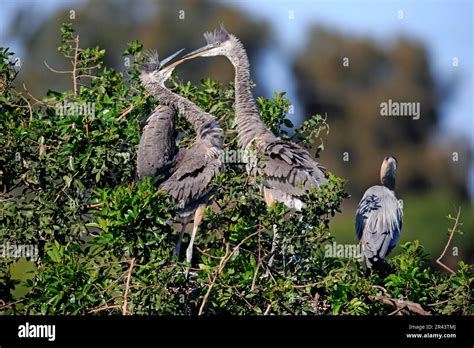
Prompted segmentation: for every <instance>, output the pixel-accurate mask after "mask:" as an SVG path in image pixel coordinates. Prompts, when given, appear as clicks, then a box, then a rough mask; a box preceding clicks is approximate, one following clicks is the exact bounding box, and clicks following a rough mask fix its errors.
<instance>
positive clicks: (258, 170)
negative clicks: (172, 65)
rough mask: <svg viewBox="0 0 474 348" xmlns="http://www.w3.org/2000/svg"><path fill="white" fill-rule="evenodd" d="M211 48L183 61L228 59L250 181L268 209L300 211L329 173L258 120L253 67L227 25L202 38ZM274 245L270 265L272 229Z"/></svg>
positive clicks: (187, 56)
mask: <svg viewBox="0 0 474 348" xmlns="http://www.w3.org/2000/svg"><path fill="white" fill-rule="evenodd" d="M204 38H205V39H206V42H207V44H206V45H205V46H203V47H201V48H199V49H197V50H195V51H193V52H191V53H189V54H187V55H185V56H184V58H183V59H185V60H188V59H194V58H197V57H212V56H225V57H226V58H227V59H228V60H229V61H230V62H231V63H232V65H233V66H234V69H235V124H236V130H237V135H238V138H239V146H240V148H241V149H242V150H243V151H244V152H246V153H253V154H255V156H256V158H258V159H259V161H249V162H248V163H247V172H248V174H249V176H250V177H254V178H262V179H263V180H262V184H261V191H262V194H263V197H264V199H265V202H266V204H267V205H268V206H270V205H272V204H273V203H278V202H283V203H284V204H285V205H286V206H287V207H289V208H290V209H293V210H296V211H300V210H301V209H303V208H304V207H305V206H306V204H305V203H304V202H303V196H304V195H305V194H306V193H308V192H309V191H311V190H313V189H314V188H319V187H320V186H321V185H322V184H323V183H325V182H327V181H328V179H327V175H326V174H327V171H326V169H325V168H324V167H323V166H321V165H320V164H319V163H318V162H316V160H315V159H314V158H313V157H312V156H311V155H310V153H309V152H308V151H307V150H306V149H305V148H303V147H302V146H300V145H298V144H296V143H294V142H291V141H287V140H282V139H280V138H278V137H276V136H275V135H274V134H273V133H272V132H271V130H270V129H268V127H267V126H266V125H265V123H264V122H263V121H262V119H261V118H260V114H259V112H258V108H257V105H256V103H255V99H254V97H253V95H252V91H251V80H250V64H249V60H248V57H247V52H246V51H245V48H244V46H243V44H242V43H241V42H240V40H239V39H238V38H237V37H236V36H235V35H233V34H230V33H229V32H227V30H226V29H225V28H224V26H223V25H221V27H220V29H218V30H215V31H214V32H207V33H205V34H204ZM273 232H274V235H273V239H274V240H273V244H272V250H271V251H270V254H271V255H272V256H271V257H270V260H269V262H268V265H269V266H271V264H272V262H273V258H274V255H275V248H276V246H277V239H278V232H277V228H276V226H274V228H273Z"/></svg>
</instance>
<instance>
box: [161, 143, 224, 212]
mask: <svg viewBox="0 0 474 348" xmlns="http://www.w3.org/2000/svg"><path fill="white" fill-rule="evenodd" d="M207 154H208V150H207V148H206V146H205V145H203V144H202V143H199V142H197V143H195V144H194V145H193V146H192V147H191V148H190V149H188V150H186V151H185V152H183V155H182V156H180V158H179V160H178V163H176V166H175V168H174V172H173V174H172V175H171V176H170V178H169V179H168V180H166V181H165V182H164V183H163V184H162V185H161V187H162V188H163V190H165V191H166V192H168V193H169V194H170V195H172V196H173V197H175V198H176V199H177V200H178V201H179V202H180V205H181V206H183V207H184V206H186V205H188V204H190V203H191V202H193V201H195V200H198V199H200V198H202V197H203V196H204V195H206V194H207V193H208V191H209V184H210V182H211V181H212V179H213V178H215V177H216V176H217V175H218V174H219V173H221V172H222V171H223V168H224V166H223V163H222V161H221V159H220V158H219V157H218V156H214V157H212V156H208V155H207Z"/></svg>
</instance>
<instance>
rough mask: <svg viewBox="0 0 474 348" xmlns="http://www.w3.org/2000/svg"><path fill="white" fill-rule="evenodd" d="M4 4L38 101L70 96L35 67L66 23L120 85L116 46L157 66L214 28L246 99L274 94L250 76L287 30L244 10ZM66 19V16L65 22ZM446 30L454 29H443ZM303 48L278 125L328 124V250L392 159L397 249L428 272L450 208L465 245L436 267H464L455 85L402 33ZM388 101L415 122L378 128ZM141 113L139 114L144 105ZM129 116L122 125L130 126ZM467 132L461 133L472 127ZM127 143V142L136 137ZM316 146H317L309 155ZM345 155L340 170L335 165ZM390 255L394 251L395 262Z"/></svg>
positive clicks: (346, 235)
mask: <svg viewBox="0 0 474 348" xmlns="http://www.w3.org/2000/svg"><path fill="white" fill-rule="evenodd" d="M283 3H284V2H283ZM11 4H12V3H10V6H8V7H7V9H8V10H9V11H5V12H4V14H7V15H8V17H9V20H8V21H4V23H8V25H9V27H5V26H4V25H3V26H2V28H3V29H4V30H3V32H2V35H0V39H1V40H2V42H1V45H0V46H10V43H11V44H12V45H13V46H14V47H15V48H17V49H16V51H17V52H16V53H17V55H18V57H20V58H21V59H22V61H23V66H22V68H21V71H20V73H19V74H18V76H17V78H16V79H15V82H14V85H15V87H16V88H17V89H18V90H23V87H22V85H23V83H25V85H26V86H27V88H28V90H29V91H30V92H31V93H32V94H33V95H35V96H36V97H38V98H41V97H43V96H44V95H46V93H47V92H48V90H55V91H62V90H66V89H68V88H70V79H69V77H68V76H67V75H62V74H53V73H52V72H51V71H50V70H48V68H47V67H46V66H45V64H44V63H43V62H44V61H47V62H48V64H49V65H50V66H52V67H54V68H55V69H58V70H68V69H69V68H70V63H69V62H68V61H67V60H65V59H64V58H63V57H62V56H61V54H58V52H57V49H56V47H57V43H58V42H59V40H60V34H59V31H58V30H57V28H58V27H59V26H60V24H61V23H62V22H65V21H66V22H69V21H71V22H73V24H74V28H75V29H76V31H77V33H78V34H79V35H80V36H81V46H82V47H94V46H96V45H98V46H100V47H102V48H105V49H106V54H105V55H104V56H103V60H104V64H105V65H106V66H110V67H113V68H114V69H115V70H117V71H118V72H123V73H125V74H126V70H127V69H128V67H127V66H126V63H127V61H126V60H125V58H126V57H123V56H122V52H123V51H124V50H125V49H126V48H127V43H130V42H132V41H133V40H135V39H139V40H140V42H143V44H144V47H145V48H157V49H158V51H159V52H160V53H162V54H163V55H166V54H167V53H170V52H174V51H175V50H176V49H179V48H182V47H185V48H187V49H188V50H190V49H193V48H195V47H198V46H200V45H201V44H203V42H204V40H203V38H202V36H201V33H202V32H204V31H206V30H211V29H213V28H215V27H217V26H218V24H219V23H221V22H223V23H225V25H226V27H227V29H228V30H229V31H230V32H232V33H234V34H236V35H237V36H238V37H239V38H240V39H241V40H242V42H243V43H244V45H245V47H246V49H247V51H248V53H249V58H250V62H251V66H252V76H253V77H254V80H255V82H256V88H255V90H254V93H255V95H256V96H260V95H262V96H265V97H272V96H273V91H274V88H271V89H270V90H269V89H268V88H267V89H265V88H262V86H265V85H267V80H268V79H266V77H267V78H268V76H265V75H264V74H262V73H261V72H260V71H259V70H263V67H262V65H265V64H266V62H267V60H266V56H267V55H273V56H277V57H286V58H287V57H288V52H286V49H285V47H284V46H283V47H282V46H281V44H280V45H279V44H278V39H279V35H280V34H281V32H282V31H284V30H285V28H286V26H284V25H281V27H280V25H279V24H278V21H276V23H277V24H275V23H270V22H268V21H267V20H266V19H265V18H264V17H263V16H261V15H259V13H258V12H257V11H255V10H254V9H253V10H250V11H246V10H244V9H243V8H244V7H245V6H243V5H242V4H241V3H232V2H214V1H199V2H198V1H191V0H190V1H185V0H180V1H173V2H171V1H170V2H164V1H145V0H141V1H125V0H121V1H101V2H92V1H73V2H61V1H52V2H46V3H45V8H47V10H45V11H38V15H37V12H36V10H38V8H36V10H35V9H34V7H33V4H32V3H31V2H20V3H15V5H11ZM255 6H259V7H258V8H260V11H263V12H265V11H266V10H268V6H272V4H271V3H269V2H264V1H262V2H259V5H255ZM279 6H282V3H279ZM282 7H283V6H282ZM253 8H255V7H253ZM290 8H291V7H290ZM71 10H74V11H75V14H74V15H75V18H74V19H73V20H71V19H70V15H71V13H70V11H71ZM182 10H184V19H183V17H182V15H183V13H182V12H180V11H182ZM268 12H270V11H268ZM284 14H285V15H286V14H287V11H286V7H285V11H284ZM394 16H395V14H394ZM446 22H447V23H451V22H455V19H454V18H446ZM293 23H298V21H294V22H293ZM293 25H297V24H293ZM447 28H449V26H447ZM471 35H472V33H471ZM302 41H303V44H302V45H301V47H299V49H298V50H296V51H295V52H292V54H291V55H289V59H287V60H286V63H287V69H288V70H289V72H290V73H289V74H287V78H288V80H286V82H287V83H288V85H289V86H290V85H295V86H296V91H297V93H294V94H293V95H292V97H293V98H294V99H293V100H290V102H291V103H292V104H294V105H295V106H298V105H300V106H301V107H300V108H296V113H295V114H291V112H290V114H289V115H288V118H289V119H291V121H293V123H294V124H295V125H296V126H299V123H301V122H302V121H303V120H306V119H308V118H309V116H310V115H313V114H321V115H324V116H327V122H328V124H329V125H330V132H329V134H327V135H322V138H323V142H324V148H325V151H324V152H322V155H321V158H320V159H319V160H320V162H321V163H322V164H323V165H325V166H326V167H328V168H329V169H330V170H331V171H332V172H333V173H335V174H337V175H338V176H340V177H343V178H347V186H346V189H347V191H348V192H349V194H350V198H349V199H347V200H345V201H344V202H343V203H342V214H338V215H336V217H335V218H334V220H333V221H332V222H331V234H332V235H333V236H334V237H335V238H336V239H337V241H338V242H341V243H349V242H351V243H352V242H354V240H355V237H354V228H353V219H354V211H355V208H356V205H357V202H358V201H359V199H360V197H361V195H362V194H363V192H364V191H365V189H367V188H368V187H369V186H371V185H374V184H377V183H378V181H379V178H378V171H379V167H380V163H381V160H382V158H383V157H384V156H385V155H387V154H391V155H394V156H396V157H397V158H398V160H399V163H400V167H399V172H398V178H397V179H398V182H397V191H396V194H397V196H398V197H399V198H400V199H402V200H403V201H404V207H405V210H404V214H405V217H404V230H403V233H402V236H401V243H400V244H403V242H406V241H413V240H415V239H419V240H420V241H421V244H422V245H423V246H424V247H425V252H427V254H428V256H427V257H428V259H427V260H428V261H430V262H432V263H433V261H434V260H435V259H436V257H437V256H438V255H439V254H440V252H441V250H442V248H443V246H444V243H445V240H446V239H445V238H446V230H447V228H448V227H449V226H450V224H451V222H450V221H449V220H447V219H446V218H445V216H446V215H448V214H449V213H450V212H452V211H454V209H455V208H456V207H458V206H460V207H462V217H461V220H462V221H463V226H462V230H463V231H464V232H465V233H464V235H462V236H461V235H457V234H456V235H455V236H454V239H453V245H454V246H456V247H458V248H459V253H458V254H455V255H453V253H452V252H451V253H448V254H447V258H448V260H447V263H448V265H450V266H452V267H455V265H456V264H457V263H458V262H459V261H460V260H465V261H466V262H468V263H472V261H473V260H474V234H473V233H472V232H473V231H474V214H473V210H472V209H473V201H472V195H471V196H470V195H469V189H470V188H469V175H471V176H472V172H471V173H469V168H471V171H472V166H473V150H472V145H471V144H469V141H468V140H469V139H465V138H464V137H462V136H456V135H454V136H453V135H452V134H450V135H448V133H447V132H445V131H444V128H443V127H444V125H445V124H446V120H445V117H446V116H445V115H444V113H443V110H444V106H445V103H447V102H449V101H450V100H451V99H452V98H453V96H454V94H455V93H460V91H458V90H457V89H456V88H455V87H456V86H455V85H452V86H450V87H451V88H446V86H445V85H444V84H443V81H440V80H439V78H438V75H437V74H436V73H435V66H434V64H433V57H432V54H430V52H429V50H428V48H427V47H426V43H425V42H424V40H423V38H422V37H421V38H420V37H417V38H415V37H412V36H410V32H409V31H407V32H404V34H403V35H400V36H399V37H397V38H396V39H394V40H388V41H387V42H381V41H380V40H375V39H373V37H372V36H371V35H366V36H360V35H359V36H357V35H352V34H351V33H349V32H347V31H346V32H343V31H339V30H338V29H337V28H335V27H334V26H330V25H324V26H322V25H320V24H318V23H312V24H311V25H309V26H307V27H305V29H304V37H303V38H302ZM471 41H472V40H471ZM471 52H472V48H471ZM344 57H348V58H349V67H345V66H343V58H344ZM450 63H451V62H448V63H447V64H450ZM179 76H180V77H181V78H182V79H183V80H185V81H187V80H190V81H191V82H192V83H193V84H196V83H198V81H199V80H200V79H202V78H206V77H210V78H212V79H217V80H219V81H221V83H223V84H225V83H227V82H228V81H231V80H232V78H233V69H232V67H231V65H230V64H229V63H228V62H227V61H226V60H225V59H224V58H222V57H217V58H213V59H197V60H193V61H190V62H189V63H187V64H183V65H182V66H180V67H179ZM2 78H3V77H2ZM455 82H456V81H454V82H453V83H455ZM86 85H89V82H86ZM177 88H181V87H177ZM183 88H184V87H183ZM2 89H3V84H2ZM2 92H3V90H2ZM278 92H282V91H278ZM388 99H392V100H401V101H419V102H421V114H422V116H421V118H420V120H417V121H414V120H412V119H410V118H401V117H399V118H383V117H380V111H379V110H380V109H379V107H380V103H381V102H382V101H387V100H388ZM143 103H145V104H144V105H147V104H146V103H149V101H143ZM123 107H124V108H125V107H126V105H123ZM25 111H26V110H25ZM121 111H123V110H121ZM117 112H119V111H117ZM136 112H137V111H136V110H135V111H134V113H132V115H134V116H138V115H137V114H136ZM471 118H472V115H471ZM136 127H138V125H136ZM466 128H472V122H471V123H467V124H466ZM132 133H133V132H131V133H130V135H128V136H132V137H135V136H136V135H133V134H132ZM289 133H290V134H291V133H292V130H291V129H290V130H289ZM471 134H474V130H472V132H471ZM471 140H472V139H471ZM318 145H320V142H319V140H318V142H317V143H315V145H314V147H316V146H318ZM454 151H455V152H457V153H458V154H459V160H458V161H457V162H454V161H452V154H453V152H454ZM119 152H120V151H119ZM345 152H347V153H348V154H349V159H350V160H349V161H344V160H343V156H344V153H345ZM471 192H472V188H471ZM400 251H401V248H400V247H397V248H396V249H395V251H394V254H397V253H399V252H400ZM435 267H437V266H435ZM20 268H21V267H20ZM18 273H19V274H23V272H21V271H19V272H18Z"/></svg>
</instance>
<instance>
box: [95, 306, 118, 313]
mask: <svg viewBox="0 0 474 348" xmlns="http://www.w3.org/2000/svg"><path fill="white" fill-rule="evenodd" d="M114 308H120V305H112V306H103V307H98V308H94V309H91V310H90V311H89V312H88V313H95V312H100V311H106V310H109V309H114Z"/></svg>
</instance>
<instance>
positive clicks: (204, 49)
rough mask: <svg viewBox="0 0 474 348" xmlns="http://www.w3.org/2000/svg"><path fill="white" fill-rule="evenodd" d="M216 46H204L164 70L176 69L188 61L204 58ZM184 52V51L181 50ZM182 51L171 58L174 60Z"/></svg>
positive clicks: (166, 60)
mask: <svg viewBox="0 0 474 348" xmlns="http://www.w3.org/2000/svg"><path fill="white" fill-rule="evenodd" d="M214 47H215V46H214V45H206V46H203V47H201V48H198V49H197V50H195V51H193V52H191V53H188V54H186V55H184V56H183V57H182V58H181V59H180V60H178V61H176V62H174V63H173V64H171V65H168V66H167V67H164V68H163V69H164V70H166V69H174V68H175V67H177V66H178V65H180V64H181V63H183V62H185V61H187V60H190V59H194V58H197V57H199V56H202V55H203V54H205V53H206V52H209V51H210V50H211V49H213V48H214ZM181 51H182V50H181ZM181 51H178V52H176V53H174V54H173V55H172V56H171V59H172V58H174V57H175V56H176V55H177V54H178V53H179V52H181ZM169 60H170V59H168V58H166V59H165V60H164V61H163V62H165V63H166V62H168V61H169Z"/></svg>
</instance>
